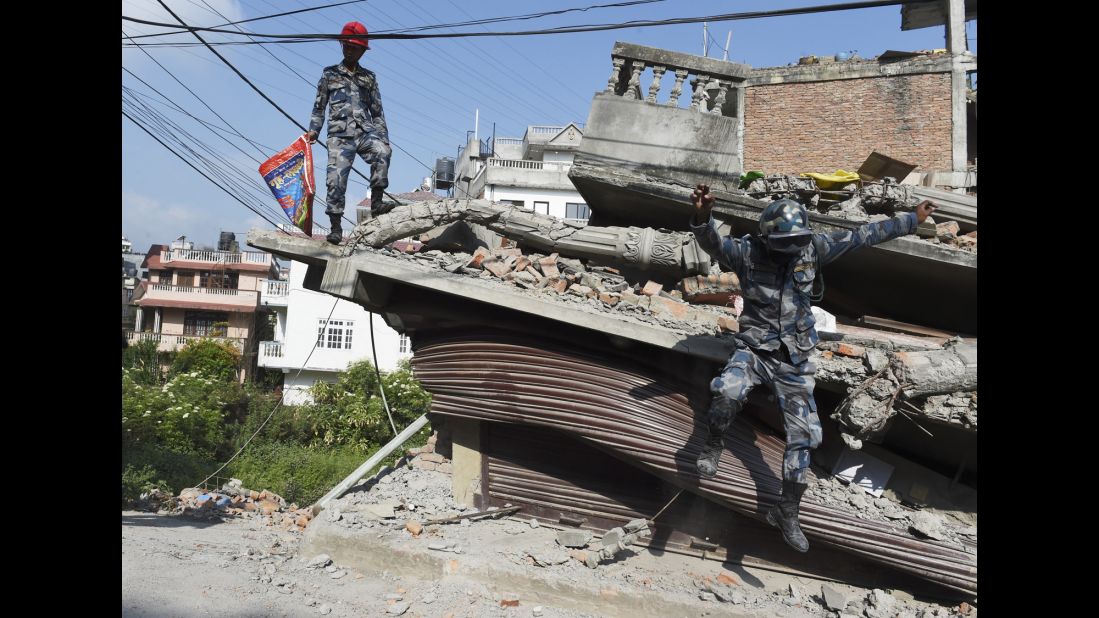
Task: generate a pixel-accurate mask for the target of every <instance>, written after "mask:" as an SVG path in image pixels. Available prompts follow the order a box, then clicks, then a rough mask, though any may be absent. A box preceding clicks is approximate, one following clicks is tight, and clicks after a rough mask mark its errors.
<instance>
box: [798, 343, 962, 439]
mask: <svg viewBox="0 0 1099 618" xmlns="http://www.w3.org/2000/svg"><path fill="white" fill-rule="evenodd" d="M861 341H862V343H864V344H866V345H856V344H853V343H847V342H835V341H822V342H820V343H819V344H818V346H817V350H816V351H815V352H814V354H813V356H812V360H813V361H814V362H815V363H816V365H817V374H816V379H817V381H818V383H820V384H822V385H828V386H833V387H840V388H843V389H844V390H845V391H846V392H847V398H846V399H845V400H844V401H843V402H841V403H840V404H839V405H838V406H836V409H835V410H834V411H833V412H832V414H831V418H832V419H833V420H835V421H837V422H838V423H839V424H840V427H841V430H842V432H843V433H842V437H843V439H844V441H845V442H846V443H847V445H848V446H849V447H850V448H852V449H853V450H858V449H859V448H861V447H862V441H863V440H872V441H876V440H877V439H878V438H880V437H881V436H883V435H884V434H885V433H886V432H887V431H888V428H889V424H890V423H891V422H892V420H893V418H895V416H896V415H898V414H900V415H904V416H907V417H908V418H909V419H910V420H912V421H913V422H916V423H917V424H918V423H919V422H920V420H919V419H927V420H931V421H935V422H937V423H944V424H948V425H954V426H957V427H961V428H963V429H966V430H970V431H977V376H976V345H975V344H964V343H962V341H961V339H959V338H954V339H952V340H950V341H948V342H947V343H946V344H945V345H943V346H942V347H939V348H929V349H905V348H903V346H895V345H894V344H891V343H890V342H888V341H880V342H879V341H873V340H869V339H863V340H861ZM898 347H899V348H900V349H898Z"/></svg>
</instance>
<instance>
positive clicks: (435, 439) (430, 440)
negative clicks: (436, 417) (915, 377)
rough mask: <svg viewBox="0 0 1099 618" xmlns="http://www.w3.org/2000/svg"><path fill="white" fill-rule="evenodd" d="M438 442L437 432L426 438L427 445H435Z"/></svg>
mask: <svg viewBox="0 0 1099 618" xmlns="http://www.w3.org/2000/svg"><path fill="white" fill-rule="evenodd" d="M438 441H439V432H437V431H433V432H431V435H430V436H428V437H427V443H428V444H435V443H436V442H438Z"/></svg>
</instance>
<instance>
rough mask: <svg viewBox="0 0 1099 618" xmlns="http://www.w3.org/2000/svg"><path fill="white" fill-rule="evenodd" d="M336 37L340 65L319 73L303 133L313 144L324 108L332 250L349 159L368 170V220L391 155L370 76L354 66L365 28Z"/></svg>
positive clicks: (377, 208) (351, 25)
mask: <svg viewBox="0 0 1099 618" xmlns="http://www.w3.org/2000/svg"><path fill="white" fill-rule="evenodd" d="M340 34H342V35H351V38H347V39H342V40H341V41H340V44H341V45H342V47H343V62H341V63H340V64H334V65H332V66H330V67H325V69H324V72H323V73H322V74H321V80H320V83H318V84H317V98H316V101H315V102H314V103H313V115H312V116H310V118H309V131H308V132H307V133H306V139H308V140H309V143H310V144H312V143H315V142H316V141H317V135H318V133H319V132H320V130H321V126H322V125H324V108H325V107H328V141H327V146H328V192H327V193H326V194H325V202H326V203H327V204H328V208H326V209H325V211H324V212H325V213H327V214H328V218H329V220H330V221H331V223H332V231H331V232H330V233H329V234H328V242H330V243H332V244H337V245H338V244H339V243H340V239H341V238H342V237H343V229H342V227H341V225H340V220H341V218H342V217H343V210H344V193H345V192H346V191H347V176H348V174H350V173H351V164H352V163H354V161H355V154H356V153H358V155H359V157H360V158H362V160H363V161H365V162H366V163H367V164H368V165H370V212H371V214H372V215H374V216H377V215H380V214H383V213H384V212H385V209H384V208H383V206H382V194H383V190H384V189H385V188H386V187H388V186H389V159H390V157H391V156H392V154H393V151H392V149H390V146H389V130H388V129H387V128H386V126H385V115H384V114H383V113H382V97H381V94H380V93H379V92H378V79H377V77H376V76H375V75H374V72H373V71H369V70H367V69H364V68H363V67H361V66H359V58H362V55H363V53H364V52H366V50H368V49H370V41H369V39H367V36H366V35H367V31H366V26H364V25H362V24H360V23H359V22H357V21H352V22H348V23H347V24H346V25H345V26H344V27H343V31H342V32H340ZM390 208H392V205H390Z"/></svg>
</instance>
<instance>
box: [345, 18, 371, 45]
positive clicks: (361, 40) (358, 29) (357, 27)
mask: <svg viewBox="0 0 1099 618" xmlns="http://www.w3.org/2000/svg"><path fill="white" fill-rule="evenodd" d="M340 34H344V35H346V34H358V35H362V36H359V37H356V38H353V39H340V40H341V41H342V42H344V43H348V44H350V45H358V46H359V47H365V48H367V49H370V41H369V40H368V39H367V38H366V34H367V32H366V26H364V25H362V24H360V23H359V22H357V21H349V22H347V23H346V24H345V25H344V27H343V30H342V31H341V32H340Z"/></svg>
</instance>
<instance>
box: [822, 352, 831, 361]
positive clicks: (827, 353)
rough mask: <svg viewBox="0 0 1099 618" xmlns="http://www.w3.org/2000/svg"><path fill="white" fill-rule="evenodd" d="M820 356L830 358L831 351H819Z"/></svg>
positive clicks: (825, 358)
mask: <svg viewBox="0 0 1099 618" xmlns="http://www.w3.org/2000/svg"><path fill="white" fill-rule="evenodd" d="M820 357H821V358H823V359H824V360H832V351H831V350H825V351H823V352H821V353H820Z"/></svg>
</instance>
